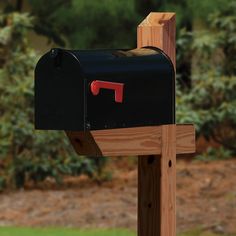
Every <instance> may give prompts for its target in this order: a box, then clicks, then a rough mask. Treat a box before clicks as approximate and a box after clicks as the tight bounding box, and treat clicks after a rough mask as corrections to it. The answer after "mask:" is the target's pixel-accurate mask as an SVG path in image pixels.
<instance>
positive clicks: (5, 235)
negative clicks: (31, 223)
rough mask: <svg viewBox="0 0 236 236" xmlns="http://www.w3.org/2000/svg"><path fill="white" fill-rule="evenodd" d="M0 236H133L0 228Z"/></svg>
mask: <svg viewBox="0 0 236 236" xmlns="http://www.w3.org/2000/svg"><path fill="white" fill-rule="evenodd" d="M0 235H1V236H135V233H133V232H130V231H128V230H118V229H117V230H102V229H98V230H78V229H65V228H51V229H44V228H42V229H39V228H12V227H10V228H8V227H0Z"/></svg>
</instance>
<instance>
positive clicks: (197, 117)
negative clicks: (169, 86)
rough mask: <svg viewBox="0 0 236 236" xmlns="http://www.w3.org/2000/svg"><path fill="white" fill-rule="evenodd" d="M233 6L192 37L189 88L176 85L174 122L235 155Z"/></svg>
mask: <svg viewBox="0 0 236 236" xmlns="http://www.w3.org/2000/svg"><path fill="white" fill-rule="evenodd" d="M235 11H236V4H235V3H230V4H229V5H228V8H226V7H224V10H222V11H221V12H217V13H214V15H210V17H209V25H208V27H209V28H208V30H204V31H197V32H194V33H193V34H192V37H193V42H192V43H191V41H189V42H190V43H191V45H190V46H188V47H186V46H185V47H186V48H188V49H190V50H191V52H192V54H193V55H194V58H195V59H194V62H193V63H194V70H193V75H192V88H191V89H188V90H187V91H186V90H185V91H183V90H181V89H180V86H178V87H177V88H178V91H177V120H178V122H180V123H182V122H193V123H195V125H196V128H197V133H198V135H203V136H204V137H205V138H207V139H213V140H214V141H216V142H218V143H220V144H222V145H223V146H224V147H225V148H227V149H229V150H232V151H233V152H234V153H236V142H235V141H236V93H235V91H236V70H235V68H236V56H235V55H236V16H235V14H234V12H235Z"/></svg>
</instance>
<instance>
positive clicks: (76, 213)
mask: <svg viewBox="0 0 236 236" xmlns="http://www.w3.org/2000/svg"><path fill="white" fill-rule="evenodd" d="M114 162H117V160H116V161H114ZM121 162H122V161H121ZM119 163H120V162H119ZM124 163H125V165H123V167H124V166H125V168H122V165H121V166H119V165H120V164H119V165H118V166H117V165H115V166H116V168H114V166H113V169H111V170H112V172H113V180H112V181H108V182H104V183H100V184H98V183H96V182H95V181H92V180H89V179H87V178H86V177H80V178H66V180H65V183H64V184H63V186H62V187H57V186H56V185H55V184H54V183H53V182H52V180H50V179H49V180H47V181H46V182H45V183H43V184H41V185H40V186H38V187H37V188H35V187H31V186H30V185H29V186H28V187H27V188H26V189H24V190H20V191H11V192H9V191H8V192H5V193H1V194H0V225H1V226H12V225H14V226H35V227H36V226H40V227H41V226H45V227H46V226H47V227H48V226H65V227H80V228H81V227H82V228H97V227H106V228H113V227H115V228H117V227H118V228H119V227H121V228H130V229H134V230H135V229H136V223H137V215H136V211H137V171H136V168H134V167H135V165H134V164H133V163H132V164H129V163H128V164H127V162H124ZM127 166H128V167H127ZM197 227H203V228H204V229H206V230H211V231H214V232H218V233H223V232H231V233H232V232H236V159H231V160H227V161H214V162H209V163H205V162H196V161H185V160H178V161H177V229H178V232H182V231H185V230H188V229H193V228H197Z"/></svg>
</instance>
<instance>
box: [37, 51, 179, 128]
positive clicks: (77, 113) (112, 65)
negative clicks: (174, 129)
mask: <svg viewBox="0 0 236 236" xmlns="http://www.w3.org/2000/svg"><path fill="white" fill-rule="evenodd" d="M174 77H175V72H174V67H173V64H172V63H171V60H170V59H169V58H168V57H167V56H166V55H165V54H164V53H163V52H162V51H161V50H160V49H158V48H154V47H146V48H142V49H134V50H77V51H73V50H64V49H52V50H51V51H50V52H48V53H46V54H45V55H44V56H42V58H41V59H40V60H39V62H38V64H37V66H36V69H35V128H36V129H51V130H70V131H83V130H98V129H111V128H125V127H138V126H151V125H160V124H172V123H174V122H175V78H174Z"/></svg>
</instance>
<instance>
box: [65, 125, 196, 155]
mask: <svg viewBox="0 0 236 236" xmlns="http://www.w3.org/2000/svg"><path fill="white" fill-rule="evenodd" d="M67 135H68V137H69V139H70V142H71V143H72V145H73V147H74V149H75V150H76V152H77V153H78V154H79V155H88V156H110V157H111V156H135V155H154V154H161V148H162V145H161V144H162V142H161V136H162V126H150V127H139V128H124V129H109V130H97V131H91V132H74V131H67ZM193 152H195V130H194V126H193V125H191V124H186V125H176V153H177V154H185V153H193Z"/></svg>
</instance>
